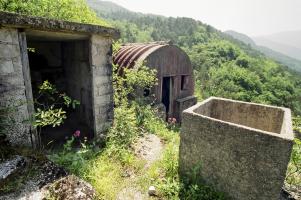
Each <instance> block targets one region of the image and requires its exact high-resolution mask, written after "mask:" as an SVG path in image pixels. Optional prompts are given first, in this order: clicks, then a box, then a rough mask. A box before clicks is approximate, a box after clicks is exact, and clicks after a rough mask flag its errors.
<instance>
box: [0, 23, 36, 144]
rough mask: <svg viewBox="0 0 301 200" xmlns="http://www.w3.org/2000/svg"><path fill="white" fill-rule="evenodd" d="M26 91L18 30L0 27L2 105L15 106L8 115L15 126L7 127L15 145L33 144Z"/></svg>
mask: <svg viewBox="0 0 301 200" xmlns="http://www.w3.org/2000/svg"><path fill="white" fill-rule="evenodd" d="M25 92H26V91H25V85H24V78H23V71H22V61H21V54H20V46H19V38H18V31H17V30H16V29H7V28H0V96H1V98H0V106H1V107H14V111H12V112H11V116H8V117H10V119H9V120H10V121H11V122H13V123H14V126H10V127H6V128H7V129H8V130H7V139H8V141H9V142H11V143H12V144H13V145H25V146H31V139H30V124H28V123H26V122H25V121H26V120H28V119H29V114H28V109H27V105H26V102H27V99H26V95H25Z"/></svg>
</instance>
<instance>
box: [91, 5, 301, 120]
mask: <svg viewBox="0 0 301 200" xmlns="http://www.w3.org/2000/svg"><path fill="white" fill-rule="evenodd" d="M88 4H89V5H90V6H91V7H92V8H93V9H94V10H95V11H96V13H97V14H98V16H100V17H102V18H105V19H106V20H108V21H109V22H110V23H111V24H112V25H113V26H115V27H117V28H119V29H120V31H121V42H148V41H157V40H168V41H172V42H173V43H174V44H176V45H179V46H180V47H181V48H182V49H184V50H185V51H186V52H187V53H188V55H189V56H190V58H191V61H192V64H193V68H194V72H195V73H194V74H195V79H196V93H198V94H201V95H202V96H203V98H206V97H208V96H222V97H226V98H233V99H238V100H243V101H252V102H260V103H267V104H272V105H278V106H286V107H290V108H292V109H293V110H294V112H295V113H299V114H300V113H301V100H300V99H301V91H300V88H301V81H300V80H301V78H300V75H298V74H296V73H294V72H291V71H289V69H288V68H287V67H286V66H282V65H281V64H279V63H277V62H275V61H273V60H271V59H268V58H267V57H265V56H264V55H263V54H261V53H260V52H259V51H256V50H254V49H253V48H252V47H251V46H250V45H246V44H244V43H243V42H240V41H238V40H235V39H234V38H232V37H231V36H228V35H226V34H224V33H222V32H220V31H218V30H216V29H215V28H213V27H211V26H210V25H206V24H203V23H202V22H200V21H196V20H194V19H191V18H184V17H181V18H173V17H163V16H158V15H149V14H142V13H135V12H131V11H129V10H127V9H125V8H122V7H120V6H118V5H116V4H113V3H110V2H102V1H98V0H88Z"/></svg>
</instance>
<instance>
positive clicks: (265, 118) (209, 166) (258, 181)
mask: <svg viewBox="0 0 301 200" xmlns="http://www.w3.org/2000/svg"><path fill="white" fill-rule="evenodd" d="M182 117H183V120H182V130H181V142H180V160H179V165H180V166H179V173H180V175H181V177H182V178H185V177H188V178H189V177H190V175H189V174H191V173H189V172H191V170H192V169H193V168H195V167H196V166H199V165H201V169H200V171H199V172H198V174H197V175H198V176H199V179H203V180H204V181H205V182H207V183H208V184H212V185H214V186H215V187H216V189H218V190H220V191H223V192H225V193H226V194H228V195H229V196H230V197H231V198H232V199H237V200H238V199H239V200H241V199H248V200H253V199H254V200H255V199H256V200H266V199H279V197H280V191H281V187H282V185H283V182H284V179H285V173H286V169H287V165H288V162H289V159H290V154H291V150H292V145H293V132H292V123H291V113H290V110H289V109H286V108H278V107H272V106H265V105H259V104H252V103H245V102H239V101H233V100H227V99H221V98H209V99H208V100H206V101H204V102H202V103H198V104H197V105H195V106H193V107H191V108H189V109H187V110H185V111H184V112H183V116H182Z"/></svg>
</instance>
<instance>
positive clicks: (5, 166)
mask: <svg viewBox="0 0 301 200" xmlns="http://www.w3.org/2000/svg"><path fill="white" fill-rule="evenodd" d="M25 165H26V161H25V158H24V157H22V156H15V157H14V158H12V159H10V160H7V161H5V162H3V163H1V164H0V183H1V182H2V181H4V180H5V179H7V178H8V177H9V176H11V175H13V174H15V173H17V172H18V171H19V170H20V169H22V168H23V167H24V166H25Z"/></svg>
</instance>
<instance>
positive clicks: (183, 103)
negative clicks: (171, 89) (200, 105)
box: [175, 96, 197, 122]
mask: <svg viewBox="0 0 301 200" xmlns="http://www.w3.org/2000/svg"><path fill="white" fill-rule="evenodd" d="M176 102H177V106H176V111H175V112H176V113H177V114H176V116H178V120H179V122H181V121H182V113H183V111H184V110H186V109H187V108H190V107H191V106H193V105H195V104H196V103H197V98H196V97H195V96H188V97H185V98H182V99H177V100H176Z"/></svg>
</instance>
